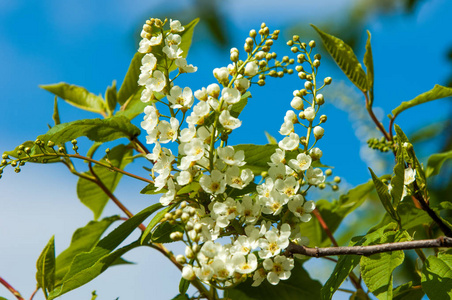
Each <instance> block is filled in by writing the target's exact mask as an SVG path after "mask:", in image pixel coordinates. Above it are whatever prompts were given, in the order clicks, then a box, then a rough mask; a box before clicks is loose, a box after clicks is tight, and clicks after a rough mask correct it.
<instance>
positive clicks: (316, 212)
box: [312, 208, 339, 247]
mask: <svg viewBox="0 0 452 300" xmlns="http://www.w3.org/2000/svg"><path fill="white" fill-rule="evenodd" d="M312 213H313V214H314V216H315V217H316V218H317V220H318V221H319V223H320V226H322V229H323V231H325V233H326V235H327V236H328V237H329V239H330V240H331V242H332V243H333V245H334V246H336V247H338V246H339V244H338V243H337V241H336V239H335V238H334V236H333V234H332V233H331V230H330V229H329V228H328V225H326V223H325V221H324V220H323V218H322V216H321V215H320V212H319V210H318V209H317V208H315V209H314V210H313V211H312Z"/></svg>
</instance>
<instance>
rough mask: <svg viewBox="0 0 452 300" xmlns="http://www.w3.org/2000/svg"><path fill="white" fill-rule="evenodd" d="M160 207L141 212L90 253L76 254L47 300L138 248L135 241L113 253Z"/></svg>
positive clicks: (96, 273) (73, 287)
mask: <svg viewBox="0 0 452 300" xmlns="http://www.w3.org/2000/svg"><path fill="white" fill-rule="evenodd" d="M160 207H161V205H160V204H159V203H158V204H154V205H152V206H149V207H148V208H146V209H144V210H142V211H141V212H139V213H138V214H136V215H135V216H133V217H132V218H130V219H128V220H127V221H125V222H124V223H122V224H121V225H119V226H118V227H117V228H116V229H114V230H113V231H112V232H111V233H110V234H108V235H107V236H106V237H104V238H103V239H101V240H100V241H99V243H98V244H97V245H96V247H94V249H92V250H91V251H90V252H83V253H80V254H78V255H77V256H76V257H75V258H74V260H73V261H72V263H71V266H70V269H69V271H68V272H67V273H66V275H65V276H64V278H63V280H62V282H61V284H60V285H59V286H57V287H56V288H55V289H54V290H53V291H52V293H51V294H50V295H49V300H52V299H55V298H56V297H59V296H61V295H63V294H65V293H67V292H69V291H71V290H73V289H76V288H78V287H80V286H82V285H84V284H85V283H87V282H89V281H91V280H92V279H94V278H96V277H97V276H98V275H100V274H101V273H102V272H104V271H105V270H106V269H107V268H108V267H109V266H110V265H111V264H112V263H113V262H115V261H116V260H117V259H118V258H119V257H121V256H122V255H123V254H124V253H126V252H127V251H129V250H131V249H133V248H136V247H138V246H140V243H139V241H136V242H134V243H132V244H129V245H127V246H125V247H123V248H120V249H118V250H116V251H114V250H115V249H116V248H117V247H118V246H119V245H120V244H121V243H122V242H123V241H124V240H125V239H126V238H127V237H128V236H129V235H130V234H131V233H132V232H133V231H134V230H135V229H136V228H137V227H138V226H139V225H140V224H141V223H142V222H143V221H144V220H146V219H147V218H148V217H149V216H150V215H151V214H152V213H154V212H155V211H156V210H158V209H159V208H160Z"/></svg>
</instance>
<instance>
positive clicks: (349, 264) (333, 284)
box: [321, 223, 397, 300]
mask: <svg viewBox="0 0 452 300" xmlns="http://www.w3.org/2000/svg"><path fill="white" fill-rule="evenodd" d="M396 227H397V225H396V224H395V223H390V224H387V225H384V226H382V227H379V228H378V229H376V230H374V231H369V232H368V233H367V234H366V235H365V236H363V237H355V238H353V239H352V241H351V242H350V245H349V246H368V245H374V244H376V243H378V242H379V241H380V239H381V237H382V236H384V235H385V233H387V232H389V233H391V232H394V229H395V228H396ZM360 259H361V257H360V256H359V255H343V256H340V257H339V260H338V262H337V264H336V266H335V267H334V270H333V273H332V274H331V276H330V278H329V279H328V280H327V282H326V283H325V285H324V286H323V287H322V289H321V294H322V300H329V299H331V298H332V297H333V294H334V293H335V292H336V291H337V289H338V288H339V287H340V286H341V284H342V283H343V282H344V280H345V279H346V278H347V277H348V275H349V274H350V272H352V270H353V269H354V268H355V267H356V266H357V265H358V263H359V262H360Z"/></svg>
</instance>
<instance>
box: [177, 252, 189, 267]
mask: <svg viewBox="0 0 452 300" xmlns="http://www.w3.org/2000/svg"><path fill="white" fill-rule="evenodd" d="M176 261H177V262H178V263H180V264H181V265H184V264H186V263H187V259H186V258H185V256H183V255H182V254H179V255H177V256H176Z"/></svg>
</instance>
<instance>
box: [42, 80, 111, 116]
mask: <svg viewBox="0 0 452 300" xmlns="http://www.w3.org/2000/svg"><path fill="white" fill-rule="evenodd" d="M39 87H40V88H42V89H44V90H46V91H49V92H51V93H52V94H54V95H56V96H58V97H60V98H61V99H63V100H64V101H66V102H67V103H69V104H71V105H73V106H75V107H78V108H80V109H83V110H87V111H91V112H95V113H99V114H101V115H104V111H105V102H104V100H103V99H102V97H100V96H96V95H94V94H92V93H90V92H88V90H87V89H85V88H83V87H80V86H76V85H71V84H68V83H65V82H60V83H56V84H49V85H40V86H39Z"/></svg>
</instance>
